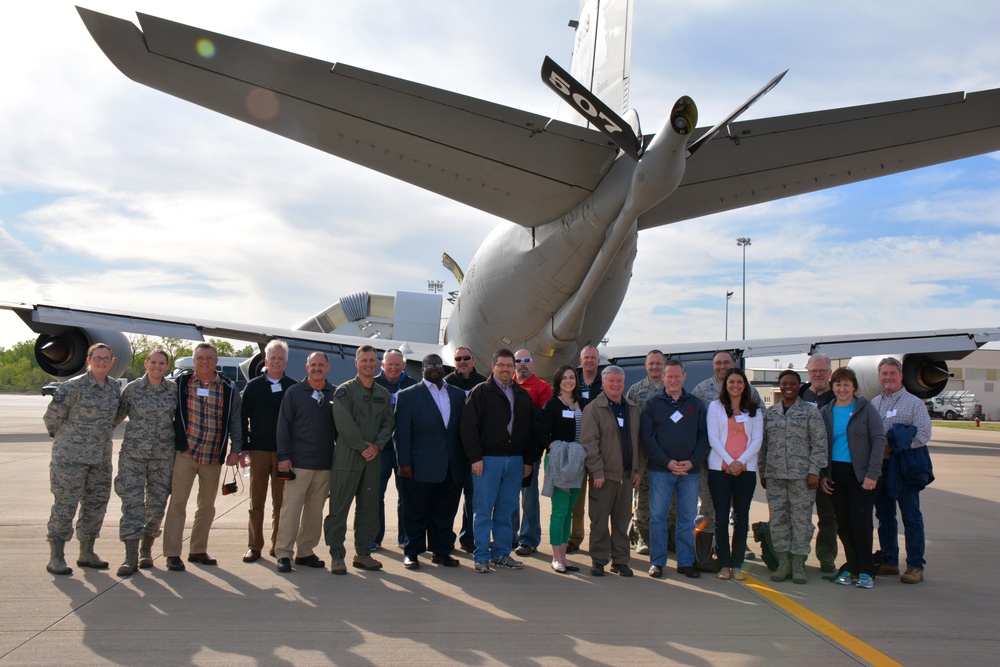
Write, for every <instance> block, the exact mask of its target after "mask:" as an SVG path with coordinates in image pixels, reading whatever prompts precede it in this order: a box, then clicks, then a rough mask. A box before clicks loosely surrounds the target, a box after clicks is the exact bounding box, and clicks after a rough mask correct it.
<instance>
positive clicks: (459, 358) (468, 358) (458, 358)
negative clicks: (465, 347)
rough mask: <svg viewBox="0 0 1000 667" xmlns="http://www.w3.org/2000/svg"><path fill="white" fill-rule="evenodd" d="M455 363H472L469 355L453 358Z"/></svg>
mask: <svg viewBox="0 0 1000 667" xmlns="http://www.w3.org/2000/svg"><path fill="white" fill-rule="evenodd" d="M455 361H472V355H471V354H463V355H462V356H460V357H455Z"/></svg>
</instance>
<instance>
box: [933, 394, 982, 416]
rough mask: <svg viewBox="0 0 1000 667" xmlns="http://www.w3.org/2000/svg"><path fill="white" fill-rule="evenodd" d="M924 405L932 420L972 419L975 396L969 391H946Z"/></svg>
mask: <svg viewBox="0 0 1000 667" xmlns="http://www.w3.org/2000/svg"><path fill="white" fill-rule="evenodd" d="M924 403H925V404H926V405H927V412H928V413H930V416H931V418H932V419H948V420H954V419H972V416H973V413H974V412H975V409H976V395H975V394H973V393H972V392H971V391H946V392H943V393H941V394H938V395H937V396H935V397H934V398H928V399H926V400H925V401H924Z"/></svg>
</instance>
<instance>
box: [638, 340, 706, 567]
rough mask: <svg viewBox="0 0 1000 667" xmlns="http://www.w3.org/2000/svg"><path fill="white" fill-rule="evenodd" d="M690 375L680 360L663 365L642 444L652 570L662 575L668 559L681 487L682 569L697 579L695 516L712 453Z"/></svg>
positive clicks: (642, 428)
mask: <svg viewBox="0 0 1000 667" xmlns="http://www.w3.org/2000/svg"><path fill="white" fill-rule="evenodd" d="M686 379H687V374H686V373H685V372H684V366H683V365H681V362H679V361H677V360H676V359H668V360H667V362H666V364H665V366H664V369H663V384H664V386H665V391H664V392H663V393H662V394H657V395H655V396H652V397H650V398H649V399H648V400H647V401H646V404H645V405H644V406H643V408H642V418H641V419H640V422H639V424H640V428H639V444H640V445H641V446H642V448H643V450H644V451H645V452H646V459H647V465H648V467H649V516H650V523H649V565H650V567H649V575H650V576H651V577H661V576H663V568H664V566H665V565H666V564H667V516H668V514H669V513H670V497H671V496H672V495H673V494H674V491H676V492H677V531H676V536H675V539H676V543H677V573H678V574H683V575H684V576H686V577H689V578H692V579H695V578H697V577H700V576H701V575H700V574H699V572H698V570H696V569H695V568H694V521H695V517H696V516H697V514H698V488H699V485H700V479H701V473H700V470H701V467H702V466H703V465H704V464H705V459H706V458H707V457H708V425H707V423H706V415H707V411H706V409H705V404H704V403H702V402H701V399H699V398H698V397H697V396H694V395H692V394H689V393H687V392H686V391H684V380H686Z"/></svg>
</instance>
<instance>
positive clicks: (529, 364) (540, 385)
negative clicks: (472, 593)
mask: <svg viewBox="0 0 1000 667" xmlns="http://www.w3.org/2000/svg"><path fill="white" fill-rule="evenodd" d="M516 354H517V356H515V357H514V374H515V379H516V380H517V384H519V385H520V386H521V387H522V388H523V389H524V390H525V391H527V392H528V395H529V396H531V404H532V406H534V415H535V418H536V419H537V418H538V416H539V414H540V413H541V410H542V408H544V407H545V404H546V403H548V402H549V399H550V398H552V385H550V384H549V383H548V382H546V381H545V380H541V379H539V378H538V377H537V376H536V375H535V360H534V359H532V358H531V352H529V351H528V350H523V349H522V350H518V351H517V353H516ZM533 444H534V443H533ZM536 454H537V455H538V457H539V458H541V451H537V452H536ZM538 463H539V461H538V460H532V462H531V478H530V479H529V480H528V481H527V482H526V484H522V485H521V508H520V509H521V512H523V513H524V514H523V516H522V514H521V512H519V511H518V510H517V509H515V510H514V513H513V514H512V515H511V517H510V520H511V524H512V527H513V530H514V537H515V538H516V541H517V551H516V552H515V553H517V555H518V556H530V555H531V554H533V553H535V551H537V550H538V545H539V544H540V543H541V541H542V519H541V513H540V511H539V506H538Z"/></svg>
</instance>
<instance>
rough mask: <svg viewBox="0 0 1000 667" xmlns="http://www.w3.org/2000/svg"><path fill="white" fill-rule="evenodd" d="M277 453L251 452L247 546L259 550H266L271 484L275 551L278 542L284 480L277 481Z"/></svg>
mask: <svg viewBox="0 0 1000 667" xmlns="http://www.w3.org/2000/svg"><path fill="white" fill-rule="evenodd" d="M277 472H278V454H277V452H260V451H256V450H253V449H251V450H250V521H249V524H248V526H247V533H248V535H249V537H248V538H247V547H249V548H250V549H253V550H255V551H263V550H264V503H265V502H266V501H267V485H268V484H270V485H271V539H270V542H269V546H270V548H271V549H273V548H274V545H275V544H276V543H277V539H278V526H279V516H280V512H281V500H282V490H283V489H284V486H285V482H284V480H280V479H277V478H276V477H275V475H276V474H277Z"/></svg>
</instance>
